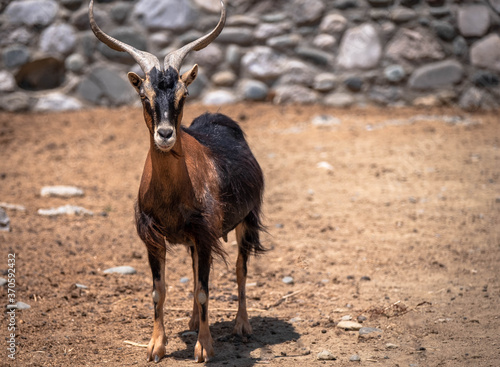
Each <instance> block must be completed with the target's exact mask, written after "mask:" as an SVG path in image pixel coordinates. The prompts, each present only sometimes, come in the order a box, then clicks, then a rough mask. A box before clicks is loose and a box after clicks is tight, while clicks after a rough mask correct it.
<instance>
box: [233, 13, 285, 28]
mask: <svg viewBox="0 0 500 367" xmlns="http://www.w3.org/2000/svg"><path fill="white" fill-rule="evenodd" d="M283 20H286V17H283V18H281V19H279V20H275V21H273V22H268V21H267V20H264V22H268V23H276V22H281V21H283ZM226 24H227V25H228V26H234V27H240V26H246V27H255V26H257V25H258V24H259V18H258V17H256V16H253V15H246V14H238V15H233V16H231V17H230V18H229V19H228V20H227V22H226Z"/></svg>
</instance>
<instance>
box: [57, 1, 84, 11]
mask: <svg viewBox="0 0 500 367" xmlns="http://www.w3.org/2000/svg"><path fill="white" fill-rule="evenodd" d="M60 1H61V4H62V5H63V6H64V7H65V8H66V9H69V10H77V9H78V8H79V7H80V6H81V5H82V1H83V0H60Z"/></svg>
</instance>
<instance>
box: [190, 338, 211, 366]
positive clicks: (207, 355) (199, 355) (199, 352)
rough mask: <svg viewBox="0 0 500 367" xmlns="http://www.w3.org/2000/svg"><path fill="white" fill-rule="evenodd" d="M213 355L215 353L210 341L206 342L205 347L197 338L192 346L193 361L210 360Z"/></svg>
mask: <svg viewBox="0 0 500 367" xmlns="http://www.w3.org/2000/svg"><path fill="white" fill-rule="evenodd" d="M213 356H215V353H214V348H213V347H212V343H211V342H210V343H207V344H206V345H205V347H204V346H203V345H202V344H201V343H200V341H199V340H198V341H197V342H196V346H195V347H194V360H195V362H198V363H202V362H210V360H211V359H212V357H213Z"/></svg>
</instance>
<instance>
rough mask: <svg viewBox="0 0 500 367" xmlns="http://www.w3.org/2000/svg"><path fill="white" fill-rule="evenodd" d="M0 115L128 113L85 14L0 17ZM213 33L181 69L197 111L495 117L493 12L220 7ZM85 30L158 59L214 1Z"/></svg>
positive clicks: (460, 4)
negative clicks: (308, 106)
mask: <svg viewBox="0 0 500 367" xmlns="http://www.w3.org/2000/svg"><path fill="white" fill-rule="evenodd" d="M0 4H1V5H0V12H1V15H0V46H1V70H0V109H2V110H7V111H26V110H34V111H58V110H72V109H81V108H87V107H91V106H120V105H125V104H134V103H138V99H137V98H136V96H135V92H134V90H133V88H132V87H131V86H130V85H129V83H128V81H127V78H126V73H127V72H128V71H130V70H132V71H135V72H140V69H139V68H138V66H137V65H135V64H134V61H133V59H132V58H131V57H130V56H129V55H128V54H126V53H120V52H116V51H112V50H110V49H109V48H108V47H107V46H105V45H103V44H101V43H99V42H98V41H97V39H96V38H95V36H94V35H93V33H92V31H91V30H90V27H89V24H88V23H89V22H88V13H87V12H88V10H87V9H88V1H86V0H15V1H2V2H1V3H0ZM227 6H228V18H227V23H226V27H225V29H224V31H223V32H222V34H221V35H220V36H219V37H218V39H217V40H216V41H215V42H214V43H213V44H211V45H210V46H209V47H207V48H206V49H204V50H202V51H200V52H193V53H192V54H191V55H190V56H189V57H188V58H187V59H186V60H185V62H184V65H185V67H186V68H187V67H190V66H192V64H193V63H198V64H199V66H200V68H201V70H200V73H199V74H198V79H197V81H196V83H195V84H193V85H192V86H191V87H190V95H191V99H194V100H199V101H201V102H203V103H205V104H208V105H210V104H216V105H221V104H226V103H234V102H238V101H269V102H273V103H276V104H286V103H320V104H325V105H329V106H335V107H347V106H351V105H372V104H376V105H383V106H408V105H409V106H429V107H430V106H439V105H453V106H459V107H460V108H462V109H465V110H477V109H493V108H498V106H499V104H500V98H499V97H500V87H499V80H500V78H499V74H500V36H499V29H500V0H482V1H474V2H472V1H459V0H253V1H252V0H228V1H227ZM94 13H95V18H96V21H97V24H98V25H99V26H100V27H101V28H102V29H103V30H104V31H105V32H106V33H108V34H110V35H111V36H113V37H115V38H117V39H120V40H122V41H124V42H126V43H128V44H130V45H133V46H135V47H136V48H139V49H141V50H146V51H148V52H150V53H153V54H154V55H156V56H158V57H159V58H162V57H163V56H164V55H166V53H168V52H169V51H171V50H173V49H176V48H179V47H181V46H182V45H184V44H186V43H187V42H190V41H192V40H194V39H196V38H198V37H200V36H201V35H203V34H204V33H206V32H208V31H210V30H211V29H212V28H213V27H214V26H215V25H216V23H217V21H218V18H219V14H220V2H219V0H138V1H125V0H96V4H95V7H94Z"/></svg>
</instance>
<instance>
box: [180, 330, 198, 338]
mask: <svg viewBox="0 0 500 367" xmlns="http://www.w3.org/2000/svg"><path fill="white" fill-rule="evenodd" d="M181 336H182V337H187V336H198V333H197V332H196V331H185V332H183V333H182V334H181Z"/></svg>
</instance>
